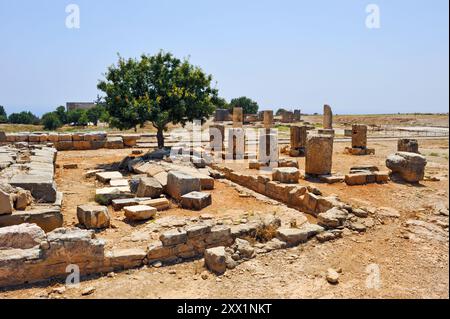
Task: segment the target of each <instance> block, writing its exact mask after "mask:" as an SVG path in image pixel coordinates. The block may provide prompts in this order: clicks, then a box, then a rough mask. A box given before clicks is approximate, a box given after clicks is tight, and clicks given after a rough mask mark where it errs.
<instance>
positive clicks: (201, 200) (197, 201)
mask: <svg viewBox="0 0 450 319" xmlns="http://www.w3.org/2000/svg"><path fill="white" fill-rule="evenodd" d="M211 204H212V198H211V194H208V193H202V192H191V193H188V194H186V195H183V196H181V206H182V207H183V208H184V209H191V210H202V209H203V208H205V207H208V206H210V205H211Z"/></svg>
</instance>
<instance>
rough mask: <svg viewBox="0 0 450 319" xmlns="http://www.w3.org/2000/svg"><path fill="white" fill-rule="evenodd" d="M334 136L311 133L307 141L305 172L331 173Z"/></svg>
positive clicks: (312, 173)
mask: <svg viewBox="0 0 450 319" xmlns="http://www.w3.org/2000/svg"><path fill="white" fill-rule="evenodd" d="M333 140H334V138H333V137H332V136H327V135H310V136H308V138H307V141H306V159H305V173H306V174H310V175H329V174H331V169H332V164H333Z"/></svg>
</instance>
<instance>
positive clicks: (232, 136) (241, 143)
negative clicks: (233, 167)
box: [227, 128, 245, 159]
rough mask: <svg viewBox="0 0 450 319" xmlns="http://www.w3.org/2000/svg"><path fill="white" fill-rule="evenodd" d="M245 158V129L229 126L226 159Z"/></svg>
mask: <svg viewBox="0 0 450 319" xmlns="http://www.w3.org/2000/svg"><path fill="white" fill-rule="evenodd" d="M244 158H245V130H244V129H243V128H230V129H229V130H228V153H227V159H244Z"/></svg>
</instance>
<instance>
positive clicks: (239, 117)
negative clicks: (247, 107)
mask: <svg viewBox="0 0 450 319" xmlns="http://www.w3.org/2000/svg"><path fill="white" fill-rule="evenodd" d="M243 125H244V109H243V108H242V107H235V108H234V109H233V127H242V126H243Z"/></svg>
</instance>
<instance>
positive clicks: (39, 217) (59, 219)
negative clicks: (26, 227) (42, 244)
mask: <svg viewBox="0 0 450 319" xmlns="http://www.w3.org/2000/svg"><path fill="white" fill-rule="evenodd" d="M23 223H28V224H37V225H38V226H39V227H40V228H42V229H43V230H44V231H45V232H50V231H52V230H54V229H56V228H60V227H62V224H63V216H62V214H61V210H60V209H59V208H41V209H33V210H28V211H24V212H14V213H13V214H11V215H1V216H0V227H6V226H13V225H20V224H23Z"/></svg>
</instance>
